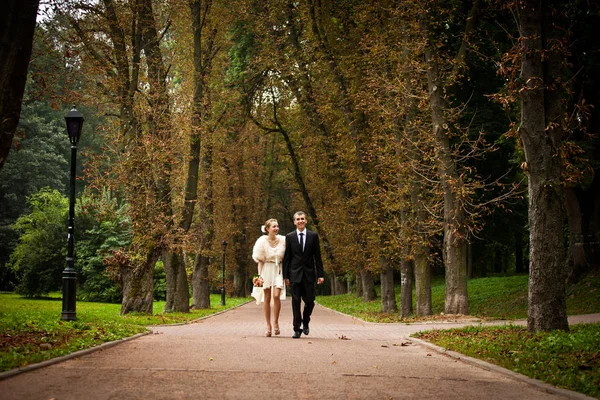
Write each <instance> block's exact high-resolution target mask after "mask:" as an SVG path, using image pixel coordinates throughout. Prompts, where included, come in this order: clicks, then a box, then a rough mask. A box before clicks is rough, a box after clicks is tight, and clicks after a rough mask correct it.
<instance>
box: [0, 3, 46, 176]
mask: <svg viewBox="0 0 600 400" xmlns="http://www.w3.org/2000/svg"><path fill="white" fill-rule="evenodd" d="M38 5H39V0H4V1H2V3H1V5H0V34H1V35H2V36H1V37H0V40H2V42H1V44H0V60H2V61H1V62H0V169H1V168H2V166H3V165H4V162H5V161H6V158H7V157H8V153H9V152H10V148H11V147H12V142H13V137H14V135H15V131H16V130H17V126H18V125H19V118H20V116H21V103H22V101H23V92H24V91H25V83H26V82H27V69H28V68H29V60H30V59H31V50H32V47H33V34H34V32H35V22H36V18H37V10H38Z"/></svg>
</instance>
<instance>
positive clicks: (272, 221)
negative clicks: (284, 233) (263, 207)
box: [263, 218, 279, 233]
mask: <svg viewBox="0 0 600 400" xmlns="http://www.w3.org/2000/svg"><path fill="white" fill-rule="evenodd" d="M273 224H279V222H277V220H276V219H275V218H270V219H268V220H266V221H265V224H264V225H263V227H264V231H263V232H265V233H269V228H270V227H271V225H273Z"/></svg>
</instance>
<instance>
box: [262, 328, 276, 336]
mask: <svg viewBox="0 0 600 400" xmlns="http://www.w3.org/2000/svg"><path fill="white" fill-rule="evenodd" d="M276 335H277V333H276ZM265 336H266V337H271V330H270V329H267V331H266V332H265Z"/></svg>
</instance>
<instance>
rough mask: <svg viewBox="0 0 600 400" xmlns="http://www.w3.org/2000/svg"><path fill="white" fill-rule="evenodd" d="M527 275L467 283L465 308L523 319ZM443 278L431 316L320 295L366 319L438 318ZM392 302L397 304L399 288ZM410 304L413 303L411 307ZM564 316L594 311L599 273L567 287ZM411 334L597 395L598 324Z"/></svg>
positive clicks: (599, 305)
mask: <svg viewBox="0 0 600 400" xmlns="http://www.w3.org/2000/svg"><path fill="white" fill-rule="evenodd" d="M527 279H528V278H527V276H512V277H506V278H503V277H502V278H500V277H498V278H481V279H473V280H471V281H469V284H468V292H469V310H470V314H471V315H472V316H475V317H479V318H481V319H483V320H485V319H506V320H515V319H525V318H527V290H528V288H527V284H528V281H527ZM444 290H445V286H444V282H443V280H440V279H436V280H434V281H433V282H432V308H433V312H434V314H436V315H434V316H432V317H428V318H421V319H419V318H416V317H411V318H405V319H401V318H400V316H399V315H398V314H397V313H395V314H385V313H382V312H381V311H380V310H381V302H380V300H379V299H377V300H376V301H371V302H363V301H362V300H361V299H358V298H356V296H354V295H353V294H347V295H339V296H327V297H326V296H320V297H318V299H317V301H318V302H319V303H320V304H322V305H324V306H326V307H329V308H332V309H335V310H337V311H340V312H343V313H345V314H349V315H353V316H355V317H358V318H361V319H363V320H366V321H371V322H418V321H419V320H423V319H429V318H443V317H444V316H441V315H440V314H441V313H442V311H443V310H444ZM396 293H397V294H398V298H397V300H396V301H397V304H398V305H399V304H400V299H399V297H400V296H399V288H397V291H396ZM413 306H414V305H413ZM567 312H568V314H569V315H579V314H593V313H600V274H595V275H590V276H588V277H587V278H586V279H584V280H582V281H581V282H579V283H578V284H577V285H574V286H571V287H569V288H568V289H567ZM416 336H418V337H420V338H422V339H424V340H428V341H430V342H432V343H435V344H437V345H439V346H441V347H445V348H447V349H450V350H453V351H456V352H459V353H462V354H466V355H468V356H471V357H474V358H478V359H482V360H485V361H487V362H490V363H493V364H496V365H500V366H503V367H505V368H508V369H510V370H513V371H516V372H519V373H521V374H523V375H526V376H529V377H531V378H534V379H539V380H542V381H545V382H547V383H550V384H552V385H556V386H559V387H563V388H566V389H570V390H574V391H578V392H581V393H585V394H587V395H590V396H594V397H597V398H600V324H590V325H576V326H573V327H572V329H571V331H570V332H544V333H529V332H527V329H526V328H523V327H517V326H507V327H481V326H478V327H468V328H463V329H455V330H443V331H434V332H425V333H420V334H417V335H416Z"/></svg>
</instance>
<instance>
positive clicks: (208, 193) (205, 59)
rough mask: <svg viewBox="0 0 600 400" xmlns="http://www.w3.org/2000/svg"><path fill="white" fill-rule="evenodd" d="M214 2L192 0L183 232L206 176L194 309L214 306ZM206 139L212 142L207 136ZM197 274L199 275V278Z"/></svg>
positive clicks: (187, 225)
mask: <svg viewBox="0 0 600 400" xmlns="http://www.w3.org/2000/svg"><path fill="white" fill-rule="evenodd" d="M211 6H212V2H211V1H201V0H189V7H190V14H191V19H192V36H193V38H194V97H193V100H192V121H191V122H192V135H191V138H190V151H189V154H190V156H189V161H188V180H187V184H186V192H185V204H184V208H183V215H182V223H181V224H180V230H183V231H184V232H187V231H188V230H189V228H190V225H191V223H192V217H193V213H194V206H195V204H196V202H197V201H198V182H199V178H200V167H201V166H200V164H201V163H202V172H203V173H204V174H205V179H204V188H203V195H202V201H201V203H200V204H201V206H202V207H203V210H201V211H200V213H201V215H202V216H201V221H202V222H201V225H202V226H203V230H202V233H201V239H200V242H201V243H200V246H199V247H200V249H199V252H198V254H196V257H195V259H194V268H193V271H192V304H193V307H194V308H209V307H210V290H209V282H208V276H209V274H208V268H209V255H208V252H209V251H210V249H211V248H212V240H213V236H214V233H213V222H212V218H213V213H212V208H213V206H212V201H213V199H212V190H213V188H212V145H211V144H210V141H209V140H206V141H205V145H204V153H203V154H202V156H201V150H202V141H203V140H202V139H203V134H204V135H206V136H208V135H209V134H210V133H211V132H212V130H211V129H208V128H207V126H206V125H207V120H208V118H209V107H210V98H209V95H208V89H207V79H208V76H209V75H210V73H211V71H212V65H213V59H214V57H215V55H216V51H215V37H216V34H217V30H216V29H214V28H213V27H211V24H210V21H211V18H210V17H211ZM205 139H208V138H207V137H206V138H205ZM195 274H198V275H197V276H195Z"/></svg>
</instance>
